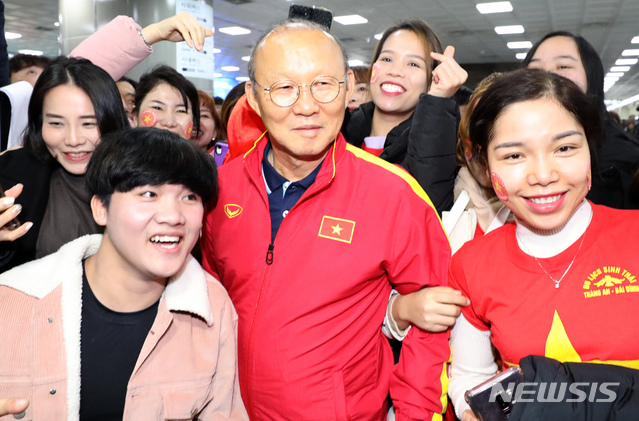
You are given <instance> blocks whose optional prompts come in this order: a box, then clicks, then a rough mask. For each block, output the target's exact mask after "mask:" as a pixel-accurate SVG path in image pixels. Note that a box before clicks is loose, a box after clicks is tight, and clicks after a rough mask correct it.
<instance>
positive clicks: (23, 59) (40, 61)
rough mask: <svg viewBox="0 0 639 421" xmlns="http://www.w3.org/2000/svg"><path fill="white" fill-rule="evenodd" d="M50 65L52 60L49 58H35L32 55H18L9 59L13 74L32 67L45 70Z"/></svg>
mask: <svg viewBox="0 0 639 421" xmlns="http://www.w3.org/2000/svg"><path fill="white" fill-rule="evenodd" d="M49 63H51V59H50V58H49V57H45V56H34V55H31V54H16V55H15V56H13V57H11V58H10V59H9V68H10V70H11V73H16V72H19V71H20V70H22V69H26V68H27V67H31V66H36V67H40V68H42V69H45V68H46V67H47V66H48V65H49Z"/></svg>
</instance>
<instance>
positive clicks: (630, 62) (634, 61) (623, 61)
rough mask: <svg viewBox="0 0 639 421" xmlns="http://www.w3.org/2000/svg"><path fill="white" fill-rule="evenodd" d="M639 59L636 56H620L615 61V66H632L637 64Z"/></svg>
mask: <svg viewBox="0 0 639 421" xmlns="http://www.w3.org/2000/svg"><path fill="white" fill-rule="evenodd" d="M638 61H639V59H636V58H620V59H619V60H617V61H615V66H632V65H633V64H637V62H638Z"/></svg>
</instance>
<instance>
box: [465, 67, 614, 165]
mask: <svg viewBox="0 0 639 421" xmlns="http://www.w3.org/2000/svg"><path fill="white" fill-rule="evenodd" d="M540 98H545V99H549V100H552V101H555V102H556V103H557V104H559V105H560V106H561V107H563V108H564V109H566V111H568V112H569V113H570V114H572V116H573V117H574V118H575V120H577V122H578V123H579V124H580V125H581V127H583V129H584V133H585V135H586V139H587V141H588V146H589V148H590V156H591V161H592V164H591V168H592V169H593V172H594V171H595V169H596V168H598V166H597V165H595V164H596V163H597V162H596V156H597V150H598V149H599V145H601V143H602V142H603V139H604V136H605V135H604V131H603V128H602V121H601V115H600V113H599V109H598V107H597V105H596V104H595V102H594V100H593V99H592V98H591V97H589V96H588V95H586V94H585V93H584V92H583V91H582V90H581V89H579V87H578V86H577V85H576V84H575V83H574V82H572V81H571V80H569V79H566V78H564V77H562V76H559V75H557V74H555V73H551V72H546V71H544V70H539V69H520V70H516V71H514V72H509V73H504V74H503V75H501V76H499V77H498V78H497V79H496V80H495V81H493V82H492V83H491V85H490V86H489V87H488V89H486V92H484V94H483V95H482V97H481V98H480V99H479V102H478V103H477V106H476V107H475V109H474V110H473V112H472V114H471V116H470V122H469V124H468V132H469V137H470V141H471V149H472V154H473V159H479V161H480V163H481V164H483V165H485V166H487V165H488V158H487V157H488V145H489V144H490V141H491V140H492V138H493V135H494V128H495V123H496V122H497V119H498V118H499V117H500V116H501V115H502V113H503V112H504V110H505V109H506V108H507V107H508V106H509V105H512V104H515V103H518V102H524V101H532V100H535V99H540Z"/></svg>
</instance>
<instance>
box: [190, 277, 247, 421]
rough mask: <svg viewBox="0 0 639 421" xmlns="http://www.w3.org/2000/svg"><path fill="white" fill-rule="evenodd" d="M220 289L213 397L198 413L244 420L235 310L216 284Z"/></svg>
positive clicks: (206, 419) (209, 418)
mask: <svg viewBox="0 0 639 421" xmlns="http://www.w3.org/2000/svg"><path fill="white" fill-rule="evenodd" d="M218 290H219V293H220V294H223V295H224V306H223V308H222V309H221V310H220V312H219V316H218V317H217V320H216V321H215V323H219V324H220V346H219V349H218V355H217V364H216V367H217V369H216V371H215V378H214V379H213V386H212V388H211V392H210V393H211V397H212V400H211V401H210V402H209V404H208V405H207V406H206V408H204V410H203V411H202V412H201V413H200V415H199V417H198V419H199V420H202V421H221V420H238V421H240V420H242V421H243V420H246V421H248V414H247V412H246V409H245V408H244V404H243V403H242V397H241V396H240V383H239V378H238V374H237V369H238V367H237V313H236V312H235V309H234V308H233V304H232V303H231V299H230V298H229V297H228V295H227V294H226V291H225V290H224V288H222V286H221V285H219V288H218Z"/></svg>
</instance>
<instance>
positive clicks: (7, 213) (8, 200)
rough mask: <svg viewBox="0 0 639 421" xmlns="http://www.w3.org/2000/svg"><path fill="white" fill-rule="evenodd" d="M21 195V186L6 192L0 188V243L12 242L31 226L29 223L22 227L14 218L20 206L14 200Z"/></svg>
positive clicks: (17, 185)
mask: <svg viewBox="0 0 639 421" xmlns="http://www.w3.org/2000/svg"><path fill="white" fill-rule="evenodd" d="M20 193H22V184H16V185H15V186H13V187H11V188H10V189H9V190H7V191H6V192H5V191H3V190H2V188H1V187H0V241H13V240H15V239H17V238H20V237H22V236H23V235H24V234H26V233H27V231H28V230H29V228H31V226H32V225H33V224H32V223H31V222H29V223H26V224H24V225H22V224H21V223H20V221H19V220H18V218H17V217H16V216H17V215H18V214H19V213H20V211H21V210H22V206H20V205H19V204H16V203H15V199H16V198H17V197H18V196H19V195H20Z"/></svg>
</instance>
